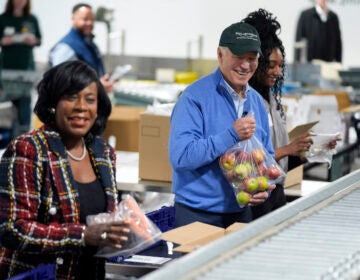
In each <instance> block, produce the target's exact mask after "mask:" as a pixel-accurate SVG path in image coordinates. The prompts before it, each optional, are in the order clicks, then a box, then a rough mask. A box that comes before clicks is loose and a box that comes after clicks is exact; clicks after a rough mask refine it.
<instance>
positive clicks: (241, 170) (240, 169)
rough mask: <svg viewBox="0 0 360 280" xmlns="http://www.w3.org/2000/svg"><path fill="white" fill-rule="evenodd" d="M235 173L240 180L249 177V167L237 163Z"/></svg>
mask: <svg viewBox="0 0 360 280" xmlns="http://www.w3.org/2000/svg"><path fill="white" fill-rule="evenodd" d="M235 173H236V175H237V176H238V177H239V178H240V179H245V178H247V177H249V175H250V172H249V167H248V166H247V165H246V164H245V163H239V164H237V165H236V166H235Z"/></svg>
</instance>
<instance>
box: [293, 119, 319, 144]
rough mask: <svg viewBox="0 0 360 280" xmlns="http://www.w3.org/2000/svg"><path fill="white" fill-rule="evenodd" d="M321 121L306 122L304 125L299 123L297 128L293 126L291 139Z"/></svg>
mask: <svg viewBox="0 0 360 280" xmlns="http://www.w3.org/2000/svg"><path fill="white" fill-rule="evenodd" d="M318 122H319V121H315V122H311V123H306V124H302V125H298V126H296V127H295V128H293V129H292V130H291V131H290V132H289V139H290V141H292V140H293V139H294V138H295V137H297V136H300V135H301V134H304V133H305V132H307V131H309V130H310V129H311V128H312V127H313V126H314V125H316V124H317V123H318Z"/></svg>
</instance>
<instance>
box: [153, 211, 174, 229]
mask: <svg viewBox="0 0 360 280" xmlns="http://www.w3.org/2000/svg"><path fill="white" fill-rule="evenodd" d="M146 216H147V217H148V218H149V219H150V220H151V221H152V222H153V223H154V224H155V225H157V226H158V227H159V229H160V230H161V231H162V232H165V231H168V230H170V229H173V228H174V226H175V207H174V206H163V207H161V208H160V209H158V210H155V211H153V212H150V213H147V214H146Z"/></svg>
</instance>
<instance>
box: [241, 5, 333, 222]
mask: <svg viewBox="0 0 360 280" xmlns="http://www.w3.org/2000/svg"><path fill="white" fill-rule="evenodd" d="M243 21H244V22H246V23H248V24H250V25H252V26H253V27H255V28H256V30H257V31H258V33H259V36H260V40H261V52H262V54H263V55H262V56H261V57H260V58H259V65H258V68H257V69H256V72H255V74H254V75H253V76H252V77H251V79H250V81H249V84H250V85H251V86H252V87H253V88H254V89H255V90H256V91H257V92H259V93H260V95H261V96H262V97H263V99H264V103H265V107H266V110H267V113H268V116H269V122H270V131H271V141H272V144H273V146H274V150H275V160H276V161H277V162H278V163H279V164H280V166H281V167H282V169H283V170H284V171H285V172H287V171H288V170H290V169H292V168H294V167H296V166H298V165H300V164H302V163H304V162H306V158H305V157H304V153H306V152H307V151H308V150H309V149H310V147H311V145H312V143H313V140H312V139H311V132H306V133H304V134H302V135H300V136H298V137H296V138H295V139H293V140H292V141H291V142H290V140H289V136H288V131H287V126H286V115H285V111H284V108H283V106H282V104H281V97H282V94H281V89H282V86H283V82H284V73H285V48H284V46H283V43H282V41H281V39H280V38H279V37H278V34H279V33H280V31H281V25H280V23H279V22H278V21H277V19H276V17H275V16H273V14H272V13H270V12H268V11H267V10H264V9H259V10H257V11H255V12H252V13H250V14H249V15H248V16H247V17H246V18H245V19H243ZM329 146H330V147H331V148H334V147H335V146H336V141H333V142H331V143H330V144H329ZM284 179H285V178H284ZM285 204H286V197H285V192H284V182H281V183H279V184H277V185H276V188H275V189H274V190H273V191H272V192H271V195H270V197H269V199H267V200H266V201H265V202H264V203H263V204H261V205H258V206H255V207H252V208H251V209H252V212H253V218H258V217H260V216H262V215H264V214H266V213H269V212H270V211H272V210H275V209H277V208H279V207H281V206H283V205H285Z"/></svg>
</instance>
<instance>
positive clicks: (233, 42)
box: [219, 22, 262, 55]
mask: <svg viewBox="0 0 360 280" xmlns="http://www.w3.org/2000/svg"><path fill="white" fill-rule="evenodd" d="M219 46H222V47H228V48H229V49H230V51H231V52H232V53H233V54H235V55H241V54H243V53H247V52H257V53H259V54H260V55H262V52H261V42H260V38H259V34H258V32H257V31H256V29H255V27H253V26H252V25H250V24H248V23H246V22H237V23H234V24H232V25H230V26H229V27H227V28H225V29H224V31H223V32H222V33H221V36H220V42H219Z"/></svg>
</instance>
